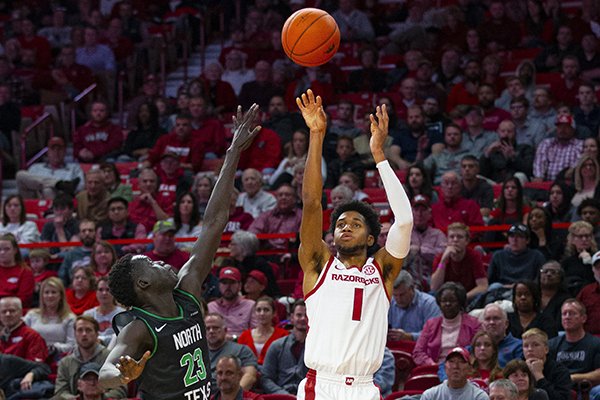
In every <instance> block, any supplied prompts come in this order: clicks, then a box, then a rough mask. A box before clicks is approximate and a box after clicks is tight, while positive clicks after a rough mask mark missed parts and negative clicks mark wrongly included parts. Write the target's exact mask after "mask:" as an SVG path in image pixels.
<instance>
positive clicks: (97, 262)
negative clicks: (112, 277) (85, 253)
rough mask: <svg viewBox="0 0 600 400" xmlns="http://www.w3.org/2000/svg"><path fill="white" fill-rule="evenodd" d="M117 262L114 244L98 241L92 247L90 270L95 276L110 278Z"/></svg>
mask: <svg viewBox="0 0 600 400" xmlns="http://www.w3.org/2000/svg"><path fill="white" fill-rule="evenodd" d="M116 262H117V252H116V250H115V248H114V247H113V245H112V244H110V243H108V242H105V241H102V240H101V241H98V242H96V243H94V247H92V255H91V260H90V268H91V269H92V271H94V276H95V277H96V278H99V277H101V276H108V273H109V272H110V269H111V268H112V266H113V265H114V264H115V263H116Z"/></svg>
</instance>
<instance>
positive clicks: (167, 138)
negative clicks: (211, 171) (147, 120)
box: [144, 114, 204, 172]
mask: <svg viewBox="0 0 600 400" xmlns="http://www.w3.org/2000/svg"><path fill="white" fill-rule="evenodd" d="M165 152H171V153H175V154H177V155H179V162H180V163H181V164H180V165H181V167H182V168H184V169H189V170H192V171H193V172H198V171H199V170H200V167H202V162H203V161H204V145H203V144H202V143H201V142H200V141H198V140H195V139H194V137H193V135H192V117H191V116H190V115H187V114H180V115H178V116H177V118H176V119H175V129H174V130H173V132H171V133H168V134H166V135H163V136H160V137H159V138H158V140H157V141H156V144H154V147H152V149H150V151H149V152H148V159H147V160H146V161H144V167H150V166H154V165H157V164H158V163H159V161H160V160H161V157H162V156H163V154H165Z"/></svg>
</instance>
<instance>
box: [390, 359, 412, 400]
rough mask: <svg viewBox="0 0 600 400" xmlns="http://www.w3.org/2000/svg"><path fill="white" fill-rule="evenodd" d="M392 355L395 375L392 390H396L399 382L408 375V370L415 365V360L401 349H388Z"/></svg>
mask: <svg viewBox="0 0 600 400" xmlns="http://www.w3.org/2000/svg"><path fill="white" fill-rule="evenodd" d="M390 351H391V352H392V354H393V355H394V366H395V369H396V377H395V379H394V385H393V386H392V390H398V388H399V386H400V383H401V382H404V381H405V380H406V378H407V377H408V376H409V374H410V371H412V369H413V368H414V367H415V361H414V360H413V358H412V356H411V354H410V353H407V352H405V351H402V350H390Z"/></svg>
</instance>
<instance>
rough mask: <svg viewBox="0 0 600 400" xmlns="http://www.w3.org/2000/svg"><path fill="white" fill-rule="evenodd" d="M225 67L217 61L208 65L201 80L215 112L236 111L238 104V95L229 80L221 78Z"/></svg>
mask: <svg viewBox="0 0 600 400" xmlns="http://www.w3.org/2000/svg"><path fill="white" fill-rule="evenodd" d="M222 74H223V67H222V66H221V64H219V63H217V62H212V63H210V64H208V65H207V66H206V68H205V69H204V73H203V74H202V75H201V76H200V81H201V82H202V83H203V84H204V91H205V93H206V95H207V96H208V99H209V101H210V103H211V105H212V107H213V109H214V112H215V114H217V115H218V114H221V113H224V112H226V113H227V112H234V111H235V109H236V106H237V97H236V96H235V92H234V91H233V87H232V86H231V84H230V83H229V82H225V81H224V80H222V79H221V75H222Z"/></svg>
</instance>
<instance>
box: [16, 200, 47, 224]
mask: <svg viewBox="0 0 600 400" xmlns="http://www.w3.org/2000/svg"><path fill="white" fill-rule="evenodd" d="M23 201H24V203H25V214H26V215H27V218H28V219H31V220H35V219H37V218H44V213H45V212H46V211H48V210H49V209H50V208H52V200H44V199H23Z"/></svg>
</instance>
